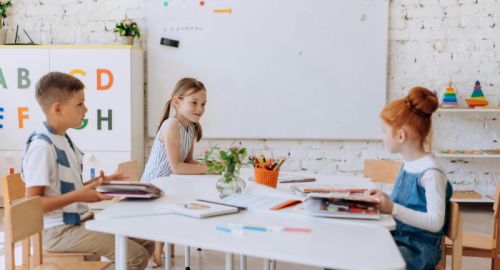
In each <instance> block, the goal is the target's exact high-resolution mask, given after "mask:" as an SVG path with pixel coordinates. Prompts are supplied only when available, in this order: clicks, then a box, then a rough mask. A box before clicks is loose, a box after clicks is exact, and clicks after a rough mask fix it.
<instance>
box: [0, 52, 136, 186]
mask: <svg viewBox="0 0 500 270" xmlns="http://www.w3.org/2000/svg"><path fill="white" fill-rule="evenodd" d="M50 71H59V72H64V73H68V74H71V75H73V76H75V77H77V78H79V79H80V80H81V81H82V82H83V83H84V84H85V90H84V91H85V105H86V106H87V108H88V112H87V114H86V118H85V120H84V123H83V125H82V127H81V128H80V129H71V130H68V134H69V136H70V137H71V139H72V140H73V141H74V143H75V144H76V145H77V146H78V147H79V148H80V149H81V150H82V151H83V152H84V153H86V156H85V159H84V167H83V180H84V181H87V180H89V179H90V178H91V172H92V170H94V171H95V174H96V175H98V174H99V170H104V172H105V173H106V174H112V173H113V172H114V171H115V170H116V168H117V165H118V163H120V162H125V161H128V160H132V159H137V161H138V162H139V172H140V173H141V174H142V170H143V168H144V91H143V88H144V60H143V50H142V49H141V48H136V47H132V46H37V47H33V46H30V47H23V46H8V47H7V46H0V175H6V174H9V173H10V172H11V168H13V169H14V171H15V172H16V173H17V172H19V171H20V167H21V158H22V150H23V148H24V145H25V143H26V140H27V139H28V137H29V135H30V134H31V133H32V132H33V131H34V130H35V129H36V128H37V127H38V125H39V124H40V123H41V122H42V121H44V119H45V116H44V115H43V113H42V111H41V109H40V106H39V105H38V103H37V102H36V100H35V85H36V83H37V81H38V80H39V78H40V77H41V76H43V75H44V74H46V73H48V72H50ZM6 156H7V157H9V158H7V157H6ZM89 157H93V158H89Z"/></svg>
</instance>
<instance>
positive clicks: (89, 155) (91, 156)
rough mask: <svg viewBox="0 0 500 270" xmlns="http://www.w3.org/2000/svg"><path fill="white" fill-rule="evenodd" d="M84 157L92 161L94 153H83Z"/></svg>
mask: <svg viewBox="0 0 500 270" xmlns="http://www.w3.org/2000/svg"><path fill="white" fill-rule="evenodd" d="M84 157H85V158H86V159H87V160H88V161H92V160H93V159H94V154H92V153H85V155H84Z"/></svg>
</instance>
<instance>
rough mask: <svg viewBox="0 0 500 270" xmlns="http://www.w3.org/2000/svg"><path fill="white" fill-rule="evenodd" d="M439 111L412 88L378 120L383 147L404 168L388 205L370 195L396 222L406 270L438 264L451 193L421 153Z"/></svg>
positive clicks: (426, 94)
mask: <svg viewBox="0 0 500 270" xmlns="http://www.w3.org/2000/svg"><path fill="white" fill-rule="evenodd" d="M438 106H439V103H438V100H437V98H436V96H435V95H434V94H433V93H432V92H430V91H429V90H427V89H425V88H423V87H414V88H413V89H411V90H410V92H409V94H408V96H406V97H405V98H404V99H399V100H395V101H393V102H391V103H389V104H388V105H387V106H386V107H385V108H384V109H383V110H382V113H381V114H380V118H381V125H382V132H383V135H382V140H383V142H384V145H385V146H386V147H387V148H388V149H389V151H390V152H391V153H399V154H401V156H402V157H403V159H404V160H405V164H404V165H403V167H402V168H401V171H400V173H399V175H398V178H397V180H396V183H395V185H394V189H393V191H392V194H391V197H390V199H389V197H388V195H387V194H386V193H384V192H382V191H380V190H371V191H370V194H371V195H373V196H374V197H377V198H379V200H380V203H379V204H378V206H377V207H378V208H379V210H380V212H381V213H385V214H392V215H393V216H394V219H395V220H396V230H394V231H393V232H392V235H393V237H394V241H395V242H396V244H397V245H398V247H399V250H400V251H401V255H402V256H403V258H404V259H405V261H406V265H407V269H410V270H413V269H434V267H435V266H436V265H437V264H438V263H439V260H440V259H441V248H440V245H441V239H442V237H443V235H444V231H443V228H444V225H445V223H446V219H447V213H446V208H447V205H448V203H449V201H450V198H451V195H452V193H453V192H452V187H451V185H450V183H449V182H448V180H447V179H446V176H445V174H444V173H443V171H442V170H441V169H440V166H439V163H438V162H437V161H436V160H435V158H434V157H432V156H430V155H429V153H427V152H426V151H425V148H424V142H425V141H426V139H427V136H428V134H429V131H430V129H431V126H432V119H431V116H432V113H433V112H435V111H436V110H437V108H438Z"/></svg>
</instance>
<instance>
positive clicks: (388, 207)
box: [373, 194, 394, 214]
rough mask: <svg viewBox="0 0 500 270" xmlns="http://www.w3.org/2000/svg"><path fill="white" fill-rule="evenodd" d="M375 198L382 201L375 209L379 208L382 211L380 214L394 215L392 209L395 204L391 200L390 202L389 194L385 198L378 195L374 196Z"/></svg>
mask: <svg viewBox="0 0 500 270" xmlns="http://www.w3.org/2000/svg"><path fill="white" fill-rule="evenodd" d="M373 197H374V198H378V199H379V200H380V202H379V203H378V204H376V205H375V207H377V208H378V209H379V210H380V213H382V214H392V208H393V207H394V203H393V202H391V200H389V198H388V197H387V194H386V195H385V196H384V195H381V194H377V195H373Z"/></svg>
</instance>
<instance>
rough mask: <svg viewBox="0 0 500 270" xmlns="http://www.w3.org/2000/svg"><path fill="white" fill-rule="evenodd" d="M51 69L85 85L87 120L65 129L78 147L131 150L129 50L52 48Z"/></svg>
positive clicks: (99, 149)
mask: <svg viewBox="0 0 500 270" xmlns="http://www.w3.org/2000/svg"><path fill="white" fill-rule="evenodd" d="M50 70H51V71H59V72H64V73H69V74H71V75H73V76H75V77H77V78H79V79H80V80H81V81H82V82H83V83H84V84H85V87H86V88H85V105H86V106H87V108H88V112H87V114H86V116H85V119H86V120H85V121H84V123H83V125H82V127H81V129H79V130H76V129H71V130H69V131H68V134H69V135H70V136H71V138H72V139H73V140H74V141H75V143H76V144H77V145H78V147H79V148H80V149H82V150H84V151H89V150H90V151H131V125H130V122H131V100H130V88H131V85H130V84H131V78H130V76H131V73H130V49H51V50H50ZM134 128H140V129H141V130H142V128H143V127H134Z"/></svg>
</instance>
